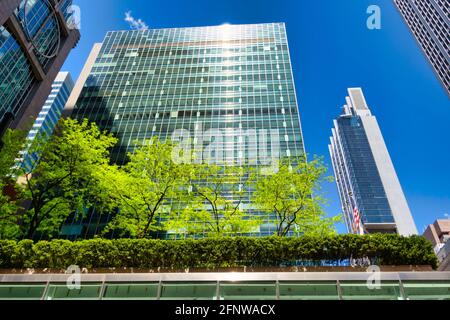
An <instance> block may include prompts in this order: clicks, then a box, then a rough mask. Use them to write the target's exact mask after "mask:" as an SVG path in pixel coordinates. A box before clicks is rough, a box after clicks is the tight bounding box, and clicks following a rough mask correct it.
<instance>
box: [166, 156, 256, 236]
mask: <svg viewBox="0 0 450 320" xmlns="http://www.w3.org/2000/svg"><path fill="white" fill-rule="evenodd" d="M194 172H195V175H194V179H193V180H192V181H191V186H190V198H189V201H188V204H187V205H186V206H184V207H183V209H182V210H180V211H179V212H180V213H179V214H178V216H176V217H172V219H171V224H170V225H171V227H172V228H173V229H176V230H181V231H184V232H185V233H186V234H190V235H202V236H204V235H206V236H208V237H215V236H224V235H236V234H245V233H249V232H252V230H253V229H254V228H255V227H257V226H258V225H259V223H260V221H259V220H258V219H256V218H255V217H249V216H246V212H245V209H244V205H245V198H246V195H248V192H249V191H248V190H249V188H251V186H252V181H251V175H250V174H249V169H248V168H245V167H239V166H225V167H220V166H217V165H209V164H201V165H195V167H194Z"/></svg>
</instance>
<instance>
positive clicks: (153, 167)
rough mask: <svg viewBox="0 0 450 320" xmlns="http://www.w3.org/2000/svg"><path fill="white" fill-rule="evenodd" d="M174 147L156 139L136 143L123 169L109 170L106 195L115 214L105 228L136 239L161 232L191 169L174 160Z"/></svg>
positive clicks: (184, 188) (184, 194) (179, 197)
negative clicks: (112, 204) (111, 200)
mask: <svg viewBox="0 0 450 320" xmlns="http://www.w3.org/2000/svg"><path fill="white" fill-rule="evenodd" d="M173 153H174V147H173V145H172V143H170V142H162V141H160V140H159V139H158V138H157V137H153V138H152V139H151V140H147V141H145V142H144V143H140V144H139V143H137V147H136V148H135V150H134V152H132V153H130V154H129V162H128V163H127V164H126V165H124V166H123V167H120V168H119V167H111V168H110V169H109V173H108V175H109V176H110V177H111V178H110V179H108V180H110V181H111V184H110V193H111V194H113V195H114V197H115V199H116V203H117V207H118V213H117V214H116V215H115V217H114V218H113V220H112V222H111V223H110V224H109V225H108V226H107V228H106V229H105V231H104V232H105V233H107V232H110V231H112V230H117V231H118V232H119V233H121V234H122V235H125V234H126V235H129V236H132V237H137V238H145V237H149V236H151V233H152V232H156V231H162V230H165V225H164V221H163V220H165V219H166V218H167V217H168V216H169V215H170V213H171V212H172V211H173V210H174V208H176V207H177V206H178V205H179V203H177V202H178V201H182V199H183V198H184V197H186V195H187V188H186V186H187V185H188V181H189V180H190V179H191V177H192V175H193V166H192V165H190V164H182V163H181V164H180V163H177V162H176V161H174V159H173V156H174V154H173Z"/></svg>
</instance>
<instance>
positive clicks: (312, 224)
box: [252, 157, 340, 236]
mask: <svg viewBox="0 0 450 320" xmlns="http://www.w3.org/2000/svg"><path fill="white" fill-rule="evenodd" d="M326 172H327V168H326V167H325V165H324V164H323V161H322V159H321V158H317V157H315V158H314V160H313V161H311V162H307V161H306V159H305V158H304V157H298V158H295V159H290V160H285V159H284V160H282V161H280V164H279V170H278V172H276V173H274V174H272V175H267V176H259V177H258V178H257V179H256V181H257V182H256V188H255V192H254V193H253V195H252V200H253V202H254V204H255V205H256V206H257V207H258V208H259V209H261V210H262V211H264V212H266V213H267V214H268V215H269V216H275V217H276V224H277V231H276V234H277V235H278V236H286V235H287V234H288V233H289V231H294V232H296V233H299V234H315V235H327V234H333V233H335V228H334V224H335V223H337V222H338V221H339V220H340V217H339V216H338V217H334V218H327V217H326V214H325V213H324V211H323V209H322V206H323V205H324V204H325V203H326V199H325V198H324V197H323V196H322V195H320V194H318V192H319V190H320V185H321V184H322V183H323V182H326V181H332V177H326V176H325V174H326Z"/></svg>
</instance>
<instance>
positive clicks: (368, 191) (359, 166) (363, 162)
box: [337, 115, 394, 223]
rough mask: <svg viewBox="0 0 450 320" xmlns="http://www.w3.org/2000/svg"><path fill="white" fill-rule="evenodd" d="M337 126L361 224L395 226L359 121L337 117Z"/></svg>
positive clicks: (355, 117)
mask: <svg viewBox="0 0 450 320" xmlns="http://www.w3.org/2000/svg"><path fill="white" fill-rule="evenodd" d="M337 125H338V127H339V130H338V133H337V134H338V139H339V141H340V144H341V148H342V149H341V150H342V155H341V157H342V158H343V159H345V163H346V170H347V172H348V179H349V181H348V182H349V185H350V186H351V187H350V189H351V190H353V191H352V192H353V193H354V199H355V202H356V206H357V208H358V209H359V211H360V212H361V213H362V221H363V223H386V222H388V223H394V217H393V215H392V211H391V208H390V206H389V202H388V199H387V196H386V192H385V190H384V187H383V183H382V181H381V178H380V174H379V173H378V169H377V165H376V163H375V159H374V157H373V154H372V151H371V148H370V145H369V140H368V138H367V135H366V132H365V129H364V125H363V123H362V121H361V117H360V116H358V115H353V116H348V117H340V118H339V119H337Z"/></svg>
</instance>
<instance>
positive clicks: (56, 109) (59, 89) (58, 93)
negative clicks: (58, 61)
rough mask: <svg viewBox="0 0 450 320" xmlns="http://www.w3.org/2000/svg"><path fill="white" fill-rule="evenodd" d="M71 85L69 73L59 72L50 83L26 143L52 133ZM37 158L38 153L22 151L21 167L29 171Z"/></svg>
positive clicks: (67, 97)
mask: <svg viewBox="0 0 450 320" xmlns="http://www.w3.org/2000/svg"><path fill="white" fill-rule="evenodd" d="M73 87H74V83H73V80H72V77H71V76H70V73H68V72H60V73H59V74H58V76H57V77H56V79H55V81H54V82H53V84H52V91H51V92H50V95H49V96H48V98H47V101H45V104H44V106H43V107H42V110H41V112H40V113H39V115H38V117H37V119H36V121H35V122H34V125H33V127H32V129H31V131H30V132H29V134H28V137H27V141H28V143H32V142H33V141H34V140H35V139H36V137H37V136H39V137H42V138H45V137H50V136H51V135H52V134H53V131H54V129H55V127H56V124H57V123H58V121H59V119H60V118H61V114H62V111H63V109H64V107H65V105H66V103H67V100H68V99H69V95H70V93H71V92H72V89H73ZM38 159H39V154H36V153H27V152H26V151H25V152H24V153H23V162H22V166H23V168H24V169H25V170H27V171H28V172H31V171H32V169H33V167H34V164H35V163H36V161H38Z"/></svg>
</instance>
